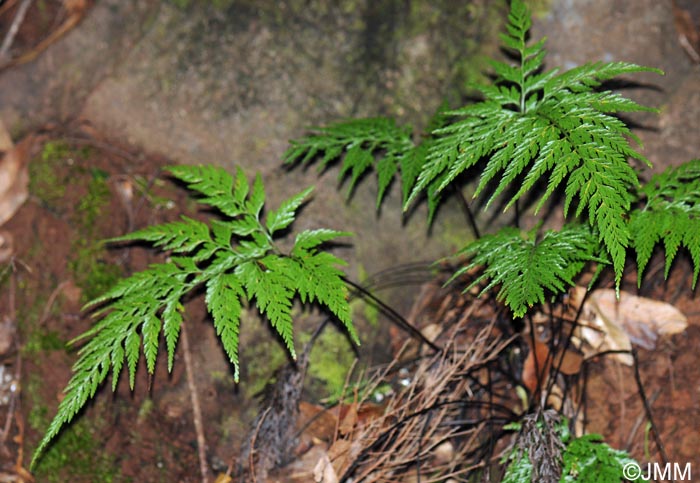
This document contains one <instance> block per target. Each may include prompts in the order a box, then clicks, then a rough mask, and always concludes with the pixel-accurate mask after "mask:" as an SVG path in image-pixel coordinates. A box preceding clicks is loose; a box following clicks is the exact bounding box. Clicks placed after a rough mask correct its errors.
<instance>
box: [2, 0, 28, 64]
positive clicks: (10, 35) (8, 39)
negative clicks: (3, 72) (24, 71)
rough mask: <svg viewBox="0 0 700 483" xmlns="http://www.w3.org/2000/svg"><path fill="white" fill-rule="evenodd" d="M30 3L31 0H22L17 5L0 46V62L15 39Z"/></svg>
mask: <svg viewBox="0 0 700 483" xmlns="http://www.w3.org/2000/svg"><path fill="white" fill-rule="evenodd" d="M31 3H32V0H22V3H21V4H20V5H19V8H18V9H17V13H16V14H15V18H14V20H12V25H10V30H8V31H7V35H5V40H3V42H2V46H1V47H0V63H2V61H3V60H4V59H5V57H7V52H8V51H9V50H10V47H11V46H12V42H13V41H14V40H15V36H16V35H17V32H18V31H19V27H20V25H22V22H23V21H24V16H25V15H26V14H27V10H28V9H29V5H31Z"/></svg>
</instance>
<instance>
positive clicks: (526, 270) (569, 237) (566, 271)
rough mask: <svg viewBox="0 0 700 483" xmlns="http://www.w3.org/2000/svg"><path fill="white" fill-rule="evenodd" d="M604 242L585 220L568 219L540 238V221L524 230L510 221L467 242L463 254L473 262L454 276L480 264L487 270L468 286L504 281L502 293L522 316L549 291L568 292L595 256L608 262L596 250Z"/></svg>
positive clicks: (502, 282) (496, 284)
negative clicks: (574, 222) (576, 222)
mask: <svg viewBox="0 0 700 483" xmlns="http://www.w3.org/2000/svg"><path fill="white" fill-rule="evenodd" d="M599 246H600V245H599V244H598V241H597V239H596V236H595V235H594V234H593V233H592V231H591V229H590V228H589V227H588V226H585V225H566V226H564V228H563V229H562V230H561V231H552V230H550V231H547V232H546V233H545V234H544V235H543V236H542V238H541V239H540V240H538V239H537V227H536V228H534V229H533V230H531V231H530V232H528V233H526V234H524V233H522V232H521V231H520V230H518V229H517V228H512V227H505V228H502V229H501V230H500V231H498V232H497V233H495V234H493V235H486V236H483V237H482V238H480V239H478V240H476V241H474V242H472V243H470V244H469V245H467V246H466V247H464V248H463V249H462V250H461V251H460V252H459V253H458V255H465V256H466V257H467V258H469V259H470V260H471V262H470V263H469V264H468V265H466V266H464V267H462V268H460V269H459V270H458V271H457V272H456V273H455V274H454V275H453V276H452V278H451V279H450V281H451V280H454V279H455V278H457V277H459V276H460V275H462V274H463V273H466V272H468V271H470V270H472V269H474V268H476V267H483V272H482V273H481V274H480V275H479V276H478V277H477V278H476V279H475V280H474V281H473V282H472V283H471V284H470V285H469V286H468V287H467V288H466V289H465V291H466V290H469V289H470V288H472V287H474V286H476V285H478V284H480V283H481V282H483V281H486V280H488V284H487V285H486V286H485V287H484V289H483V290H482V292H481V293H482V294H483V293H484V292H487V291H489V290H490V289H491V288H493V287H495V286H498V285H500V289H499V292H498V296H497V298H498V299H499V300H502V301H504V302H505V304H506V305H507V306H508V307H510V309H511V310H512V311H513V314H514V315H515V316H516V317H522V316H523V315H525V313H526V312H527V310H528V309H529V308H530V307H532V306H533V305H534V304H536V303H542V302H544V301H545V291H547V292H549V293H552V294H559V293H562V292H564V291H565V290H566V289H567V288H568V286H572V285H574V278H575V277H576V276H577V275H578V274H579V273H580V272H581V270H582V269H583V267H584V266H585V264H586V263H588V262H590V261H597V262H605V260H602V259H601V258H600V257H598V256H597V252H598V251H599Z"/></svg>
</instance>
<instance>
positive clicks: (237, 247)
mask: <svg viewBox="0 0 700 483" xmlns="http://www.w3.org/2000/svg"><path fill="white" fill-rule="evenodd" d="M168 171H169V172H170V174H172V175H173V176H174V177H175V178H177V179H179V180H182V181H184V182H185V183H187V185H188V187H189V188H190V189H191V190H192V191H194V192H195V193H197V194H198V195H199V202H200V203H203V204H207V205H209V206H211V207H213V208H215V209H216V210H217V211H219V212H220V214H221V215H223V216H222V219H221V220H212V221H211V223H210V225H207V224H205V223H202V222H200V221H197V220H194V219H191V218H187V217H183V218H182V220H181V221H176V222H171V223H165V224H162V225H156V226H151V227H148V228H145V229H143V230H140V231H137V232H135V233H131V234H128V235H125V236H122V237H119V238H115V239H113V240H111V241H112V242H130V241H146V242H150V243H151V244H153V245H154V246H156V247H159V248H160V249H161V250H163V251H166V252H168V253H169V254H170V257H169V260H168V261H167V262H166V263H160V264H155V265H152V266H151V267H149V268H148V269H147V270H144V271H142V272H139V273H136V274H134V275H132V276H130V277H128V278H126V279H124V280H122V281H121V282H119V283H118V284H117V285H116V286H115V287H114V288H112V289H111V290H109V291H108V292H107V293H106V294H104V295H102V296H101V297H99V298H97V299H95V300H93V301H91V302H90V303H89V304H88V305H87V307H89V308H93V309H95V315H96V316H97V317H98V318H99V321H98V322H97V323H96V324H95V325H94V326H93V327H92V328H91V329H90V330H88V331H87V332H85V333H84V334H82V335H81V336H80V337H78V338H77V339H76V340H74V341H72V343H75V342H77V341H80V340H83V339H87V343H86V344H85V345H84V346H83V347H82V348H81V349H80V351H79V358H78V361H77V362H76V363H75V365H74V366H73V377H72V378H71V380H70V381H69V383H68V386H67V387H66V389H65V391H64V393H65V397H64V398H63V400H62V401H61V403H60V404H59V407H58V414H57V415H56V417H55V418H54V420H53V421H52V422H51V424H50V426H49V428H48V430H47V432H46V434H45V436H44V438H43V439H42V441H41V443H40V444H39V447H38V448H37V450H36V452H35V454H34V459H33V461H32V464H34V463H35V462H36V461H37V458H38V457H39V455H41V453H42V451H43V450H44V449H45V448H46V446H47V445H48V444H49V442H50V441H51V440H52V439H53V438H54V437H55V436H56V435H57V434H58V432H59V431H60V429H61V428H62V427H63V426H64V425H65V424H67V423H69V422H70V421H71V420H72V419H73V417H74V416H75V415H76V414H77V413H78V411H80V409H81V408H82V407H83V406H84V405H85V404H86V402H87V401H88V399H90V398H92V397H93V396H94V395H95V392H96V390H97V388H98V386H99V385H100V384H102V382H104V380H105V379H106V377H107V375H108V374H109V373H110V368H111V374H112V389H113V390H115V389H116V385H117V381H118V379H119V375H120V373H121V371H122V368H123V366H124V364H126V366H127V369H128V373H129V384H130V386H131V387H132V389H133V386H134V379H135V375H136V365H137V362H138V360H139V358H140V355H141V347H142V348H143V349H142V351H143V355H144V358H145V360H146V366H147V369H148V372H149V373H150V374H152V373H153V371H154V369H155V362H156V357H157V355H158V348H159V341H160V336H161V333H162V334H163V335H164V338H165V344H166V348H167V353H168V370H171V369H172V366H173V359H174V355H175V347H176V344H177V340H178V335H179V333H180V328H181V324H182V321H183V318H182V311H183V306H182V303H181V300H182V298H183V297H184V296H185V295H186V294H188V293H190V292H191V291H192V290H194V289H195V288H197V287H204V288H205V301H206V305H207V307H208V310H209V312H210V313H211V315H212V318H213V321H214V327H215V328H216V333H217V335H218V336H219V337H220V338H221V342H222V345H223V347H224V350H225V351H226V354H227V355H228V357H229V360H230V361H231V363H232V364H233V367H234V374H235V379H236V381H238V374H239V361H238V331H239V321H240V316H241V312H242V310H243V307H244V305H245V304H246V303H250V302H254V304H255V306H256V307H257V308H258V310H259V311H260V313H261V314H262V315H264V316H265V317H266V318H267V319H268V320H269V321H270V323H271V324H272V327H273V328H274V329H275V331H276V332H277V333H278V334H279V335H280V337H281V338H282V340H283V341H284V343H285V345H286V347H287V349H288V350H289V352H290V354H291V356H292V357H295V351H294V341H293V335H292V329H293V325H292V304H293V301H294V299H295V297H297V296H298V297H299V299H300V300H301V302H303V303H312V302H316V303H318V304H320V305H322V306H323V307H325V308H326V309H327V310H328V311H329V312H330V313H332V314H333V315H334V316H335V317H336V318H337V319H338V320H339V321H340V322H341V323H342V324H343V325H344V326H345V327H346V329H347V331H348V333H349V334H350V337H351V338H352V340H353V341H354V342H355V343H358V344H359V340H358V337H357V334H356V332H355V329H354V327H353V324H352V320H351V314H350V306H349V303H348V300H347V298H346V295H347V293H346V292H347V289H346V286H345V283H344V282H343V279H342V276H343V273H342V271H341V270H340V269H339V268H338V266H341V265H344V261H343V260H341V259H339V258H337V257H336V256H334V255H332V254H330V253H328V252H325V251H322V250H321V246H322V245H323V244H325V243H328V242H330V241H332V240H334V239H336V238H338V237H343V236H349V235H350V233H347V232H341V231H335V230H328V229H318V230H307V231H303V232H301V233H299V234H298V235H297V236H296V239H295V241H294V245H293V247H292V249H291V250H290V252H289V253H287V254H285V253H282V252H281V251H280V249H279V248H278V247H277V246H276V245H275V243H274V239H275V238H276V237H277V236H279V235H280V234H281V232H283V231H284V230H286V229H287V228H288V227H289V226H290V225H291V223H292V222H293V221H294V219H295V214H296V211H297V209H298V208H299V207H300V206H301V205H302V204H303V203H304V202H305V201H306V200H307V199H308V197H309V195H310V194H311V191H312V188H308V189H306V190H304V191H302V192H301V193H299V194H297V195H296V196H293V197H291V198H289V199H287V200H286V201H284V202H283V203H282V204H281V205H280V207H279V208H278V209H277V210H273V211H270V212H268V213H267V215H266V217H265V218H264V220H263V216H262V212H263V206H264V204H265V191H264V187H263V183H262V180H261V178H260V176H257V177H256V178H255V181H254V182H253V184H252V188H251V186H249V183H248V180H247V179H246V176H245V174H244V173H243V171H242V170H238V171H237V173H236V176H235V177H232V176H231V175H230V174H229V173H227V172H226V171H225V170H224V169H222V168H217V167H213V166H175V167H171V168H169V169H168Z"/></svg>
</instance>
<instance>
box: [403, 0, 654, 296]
mask: <svg viewBox="0 0 700 483" xmlns="http://www.w3.org/2000/svg"><path fill="white" fill-rule="evenodd" d="M529 28H530V17H529V12H528V9H527V7H526V6H525V4H524V3H523V2H522V1H520V0H514V1H513V2H512V4H511V12H510V15H509V22H508V25H507V34H504V35H502V36H501V39H502V42H503V45H504V47H505V48H506V49H509V50H511V51H512V52H514V53H515V54H516V55H517V57H518V58H519V63H518V64H517V65H515V66H511V65H509V64H506V63H503V62H493V64H492V65H493V69H494V71H495V73H496V76H497V78H496V81H495V83H494V85H491V86H475V87H476V88H477V89H478V90H480V91H481V94H482V95H483V97H484V100H483V101H482V102H479V103H477V104H473V105H469V106H466V107H463V108H461V109H457V110H453V111H451V112H448V113H447V115H449V116H451V118H452V119H453V122H451V123H449V124H447V125H446V126H445V127H443V128H440V129H437V130H436V131H434V134H435V135H436V137H437V139H436V140H435V142H434V143H433V146H432V147H431V149H430V151H429V153H428V155H427V158H426V160H425V163H424V164H423V168H422V170H421V172H420V174H419V176H418V179H417V181H416V184H415V186H414V188H413V191H412V192H411V194H410V196H409V197H408V200H407V202H406V203H405V204H404V207H405V208H407V207H408V205H409V204H410V203H411V202H412V201H413V200H414V199H415V198H416V197H417V196H418V194H419V193H421V192H424V191H425V192H427V193H428V197H429V198H432V197H439V195H440V192H442V191H443V190H444V189H445V187H447V186H448V185H449V184H451V183H452V182H453V181H454V180H455V179H456V178H457V176H459V175H460V174H461V173H463V172H464V171H465V170H467V169H468V168H470V167H472V166H474V165H475V164H476V163H478V162H479V161H480V160H482V159H486V160H487V162H486V166H485V168H484V170H483V172H482V174H481V177H480V180H479V184H478V186H477V189H476V191H475V194H474V196H478V195H479V194H481V193H482V191H484V190H485V189H486V187H487V186H488V185H489V184H490V182H491V181H493V180H495V179H496V178H497V177H499V176H500V180H498V183H497V185H496V187H495V189H494V191H493V193H492V195H491V197H490V199H489V200H488V202H487V206H488V204H490V203H491V202H492V201H493V200H494V199H495V198H496V197H497V196H498V195H500V194H502V193H503V192H505V191H506V190H507V189H508V188H509V187H510V186H511V185H512V184H513V183H514V182H516V181H517V182H519V183H521V184H520V187H519V188H518V189H517V191H516V192H515V194H513V196H512V197H511V198H510V199H509V201H508V203H507V204H506V208H508V207H510V206H511V205H512V204H513V203H515V202H516V201H517V200H518V199H520V198H521V197H522V196H523V195H524V194H525V193H527V192H528V191H530V190H531V189H532V188H533V187H534V186H535V184H536V183H537V182H538V181H539V180H541V179H542V178H544V177H545V176H546V175H548V182H547V188H546V190H545V191H544V193H543V194H542V196H541V197H540V199H539V202H538V204H537V210H539V209H540V208H541V207H542V205H543V204H544V203H545V202H546V200H547V199H548V198H549V197H550V195H551V194H552V193H553V192H554V191H555V190H556V189H557V188H559V187H560V186H561V185H562V183H564V185H565V196H566V197H565V205H564V213H565V215H566V214H568V209H569V207H570V205H571V203H572V202H573V201H574V199H575V198H576V197H578V207H577V210H576V215H577V216H578V215H580V214H581V213H582V212H584V210H585V211H586V212H587V215H588V220H589V223H590V224H591V225H592V226H593V227H595V229H596V230H595V231H596V232H597V233H598V236H599V239H600V241H601V242H602V243H603V245H604V246H605V248H606V250H607V252H608V254H609V255H610V257H611V259H612V262H613V268H614V271H615V276H616V281H617V283H618V284H619V281H620V279H621V276H622V269H623V267H624V261H625V251H626V248H627V246H628V245H629V236H630V235H629V229H628V226H627V223H626V222H625V218H624V216H625V214H626V213H627V212H628V211H629V209H630V203H631V199H630V197H629V196H627V195H626V193H627V192H628V190H629V188H636V187H638V185H639V182H638V179H637V175H636V172H635V171H634V170H633V169H632V168H631V167H630V166H629V165H628V161H627V160H628V158H630V157H632V158H636V159H639V160H642V161H644V162H647V163H648V161H647V160H646V159H645V158H644V157H643V156H642V155H641V154H640V153H638V152H637V151H635V150H634V149H632V147H631V146H630V144H629V141H628V138H632V139H635V140H637V139H636V138H635V137H634V136H633V135H632V134H631V133H630V131H629V129H628V128H627V126H626V125H625V124H624V123H623V122H622V121H620V120H619V119H617V118H616V117H614V116H613V114H614V113H617V112H631V111H652V110H653V109H650V108H647V107H644V106H641V105H639V104H637V103H635V102H634V101H631V100H629V99H625V98H623V97H622V96H619V95H617V94H614V93H612V92H609V91H603V92H599V91H597V90H595V89H596V88H597V87H599V86H600V84H601V82H602V81H605V80H608V79H612V78H614V77H617V76H619V75H623V74H629V73H635V72H643V71H652V72H657V73H661V71H659V70H657V69H651V68H647V67H641V66H638V65H635V64H630V63H625V62H610V63H595V64H586V65H583V66H580V67H576V68H574V69H572V70H570V71H568V72H565V73H563V74H559V72H558V71H557V70H556V69H553V70H550V71H546V72H542V73H541V70H542V63H543V60H544V57H545V55H546V51H545V50H544V48H543V46H544V41H543V40H541V41H539V42H537V43H535V44H533V45H531V46H527V45H526V40H525V39H526V34H527V32H528V30H529ZM431 193H432V194H431Z"/></svg>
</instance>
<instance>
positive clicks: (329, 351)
mask: <svg viewBox="0 0 700 483" xmlns="http://www.w3.org/2000/svg"><path fill="white" fill-rule="evenodd" d="M308 337H309V335H308V334H302V335H300V337H299V338H300V339H307V340H308ZM304 342H305V341H304ZM354 360H355V352H354V350H353V348H352V346H351V344H350V342H349V340H348V338H347V336H346V335H345V334H344V333H342V332H340V331H338V330H333V329H332V328H328V329H326V330H325V331H323V333H322V334H321V335H320V336H319V337H318V339H316V343H315V344H314V346H313V349H311V354H310V360H309V369H308V375H309V377H310V378H311V380H310V381H309V385H310V386H311V389H312V392H313V393H314V394H317V395H318V396H320V397H325V398H327V399H329V400H337V399H339V398H340V397H341V396H342V394H343V389H344V387H345V380H346V378H347V375H348V371H349V370H350V368H351V367H352V363H353V361H354ZM320 397H319V399H320Z"/></svg>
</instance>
